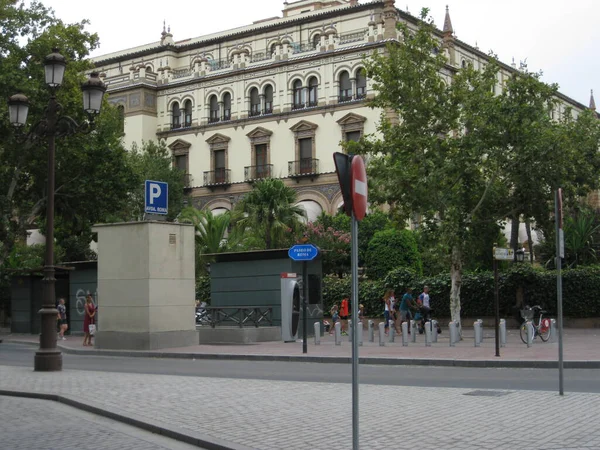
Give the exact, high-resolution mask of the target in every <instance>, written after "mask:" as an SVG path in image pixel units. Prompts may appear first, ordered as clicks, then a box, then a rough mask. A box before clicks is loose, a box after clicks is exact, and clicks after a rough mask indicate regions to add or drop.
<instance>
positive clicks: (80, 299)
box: [75, 289, 98, 316]
mask: <svg viewBox="0 0 600 450" xmlns="http://www.w3.org/2000/svg"><path fill="white" fill-rule="evenodd" d="M89 294H91V295H92V303H93V304H94V306H98V290H97V289H96V292H94V293H91V292H90V291H89V289H88V290H87V291H86V290H84V289H77V293H76V294H75V309H76V310H77V315H79V316H83V315H84V313H85V298H86V297H87V296H88V295H89Z"/></svg>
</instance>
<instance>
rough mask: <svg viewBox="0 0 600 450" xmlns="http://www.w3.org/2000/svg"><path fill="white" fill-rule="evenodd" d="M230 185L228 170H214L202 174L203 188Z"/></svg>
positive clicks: (229, 171)
mask: <svg viewBox="0 0 600 450" xmlns="http://www.w3.org/2000/svg"><path fill="white" fill-rule="evenodd" d="M229 184H231V170H230V169H215V170H212V171H210V172H204V186H226V185H229Z"/></svg>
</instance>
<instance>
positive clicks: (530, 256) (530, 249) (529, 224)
mask: <svg viewBox="0 0 600 450" xmlns="http://www.w3.org/2000/svg"><path fill="white" fill-rule="evenodd" d="M525 231H526V232H527V242H529V262H530V263H532V264H533V240H532V239H531V222H530V221H529V219H525Z"/></svg>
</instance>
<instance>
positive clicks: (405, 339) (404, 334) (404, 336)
mask: <svg viewBox="0 0 600 450" xmlns="http://www.w3.org/2000/svg"><path fill="white" fill-rule="evenodd" d="M402 346H403V347H408V322H402Z"/></svg>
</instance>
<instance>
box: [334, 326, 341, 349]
mask: <svg viewBox="0 0 600 450" xmlns="http://www.w3.org/2000/svg"><path fill="white" fill-rule="evenodd" d="M335 345H342V324H341V323H340V321H339V320H338V321H337V322H336V323H335Z"/></svg>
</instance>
